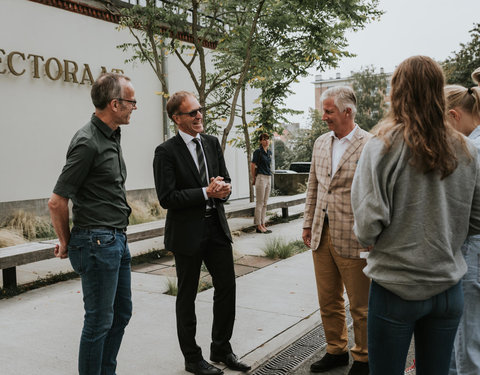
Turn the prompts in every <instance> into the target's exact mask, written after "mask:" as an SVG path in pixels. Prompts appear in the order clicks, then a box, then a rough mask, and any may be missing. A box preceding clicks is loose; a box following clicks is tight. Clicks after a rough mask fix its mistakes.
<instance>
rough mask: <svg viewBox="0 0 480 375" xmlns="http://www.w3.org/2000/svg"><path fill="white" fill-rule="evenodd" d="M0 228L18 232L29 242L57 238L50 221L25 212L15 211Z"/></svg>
mask: <svg viewBox="0 0 480 375" xmlns="http://www.w3.org/2000/svg"><path fill="white" fill-rule="evenodd" d="M0 227H3V228H7V229H10V230H13V231H18V232H19V233H21V234H22V235H23V237H25V238H26V239H28V240H34V239H37V238H41V239H51V238H55V237H56V234H55V231H54V229H53V226H52V224H51V223H50V220H49V219H47V218H43V217H38V216H35V215H34V214H32V213H30V212H25V211H23V210H19V211H15V212H13V213H12V214H10V215H9V216H7V217H6V218H5V219H4V220H3V222H2V224H1V225H0Z"/></svg>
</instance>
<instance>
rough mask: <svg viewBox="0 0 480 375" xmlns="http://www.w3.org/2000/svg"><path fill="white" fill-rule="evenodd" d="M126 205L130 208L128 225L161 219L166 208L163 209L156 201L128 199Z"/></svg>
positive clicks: (164, 214) (164, 215)
mask: <svg viewBox="0 0 480 375" xmlns="http://www.w3.org/2000/svg"><path fill="white" fill-rule="evenodd" d="M128 205H129V206H130V208H131V209H132V213H131V214H130V217H129V224H130V225H135V224H142V223H147V222H149V221H155V220H159V219H163V218H165V217H166V215H167V210H164V209H163V208H162V207H161V206H160V204H159V203H158V201H143V200H132V201H128Z"/></svg>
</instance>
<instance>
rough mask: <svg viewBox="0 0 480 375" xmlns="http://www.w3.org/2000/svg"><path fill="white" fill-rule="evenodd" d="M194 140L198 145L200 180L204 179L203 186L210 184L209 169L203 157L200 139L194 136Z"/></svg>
mask: <svg viewBox="0 0 480 375" xmlns="http://www.w3.org/2000/svg"><path fill="white" fill-rule="evenodd" d="M193 142H195V145H196V151H197V160H198V172H199V173H200V180H201V181H202V183H203V186H208V181H207V169H206V168H205V160H204V158H203V151H202V146H200V141H199V140H198V138H193Z"/></svg>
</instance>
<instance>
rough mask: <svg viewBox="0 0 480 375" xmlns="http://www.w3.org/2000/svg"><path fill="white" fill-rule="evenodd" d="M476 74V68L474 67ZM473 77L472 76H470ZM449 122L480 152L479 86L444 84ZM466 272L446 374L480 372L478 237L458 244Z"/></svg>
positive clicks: (479, 261)
mask: <svg viewBox="0 0 480 375" xmlns="http://www.w3.org/2000/svg"><path fill="white" fill-rule="evenodd" d="M477 70H478V73H479V75H480V69H477ZM472 76H473V75H472ZM445 95H446V98H447V114H448V119H449V122H450V124H451V125H452V126H453V127H454V128H455V129H457V130H458V131H459V132H461V133H462V134H464V135H465V136H466V137H468V138H469V139H470V140H471V141H472V142H473V143H474V144H475V146H476V147H477V150H478V152H480V88H478V87H472V88H468V89H466V88H465V87H463V86H457V85H451V86H446V87H445ZM462 253H463V256H464V257H465V261H466V262H467V266H468V271H467V273H466V274H465V275H464V276H463V280H462V287H463V295H464V299H465V303H464V307H463V316H462V319H461V320H460V324H459V326H458V332H457V336H456V337H455V343H454V350H453V353H452V361H451V363H450V373H449V375H478V374H480V323H479V320H478V318H479V317H480V264H479V263H480V236H478V235H476V236H469V237H468V238H467V240H466V241H465V242H464V244H463V246H462Z"/></svg>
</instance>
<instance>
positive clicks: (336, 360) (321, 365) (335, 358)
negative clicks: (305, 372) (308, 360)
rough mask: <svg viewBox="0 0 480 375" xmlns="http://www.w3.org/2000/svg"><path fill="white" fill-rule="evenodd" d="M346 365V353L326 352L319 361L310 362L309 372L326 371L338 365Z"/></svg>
mask: <svg viewBox="0 0 480 375" xmlns="http://www.w3.org/2000/svg"><path fill="white" fill-rule="evenodd" d="M346 365H348V353H344V354H339V355H334V354H330V353H326V354H325V355H324V356H323V358H322V359H321V360H320V361H317V362H315V363H312V364H311V366H310V371H311V372H326V371H328V370H331V369H334V368H336V367H340V366H346Z"/></svg>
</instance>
